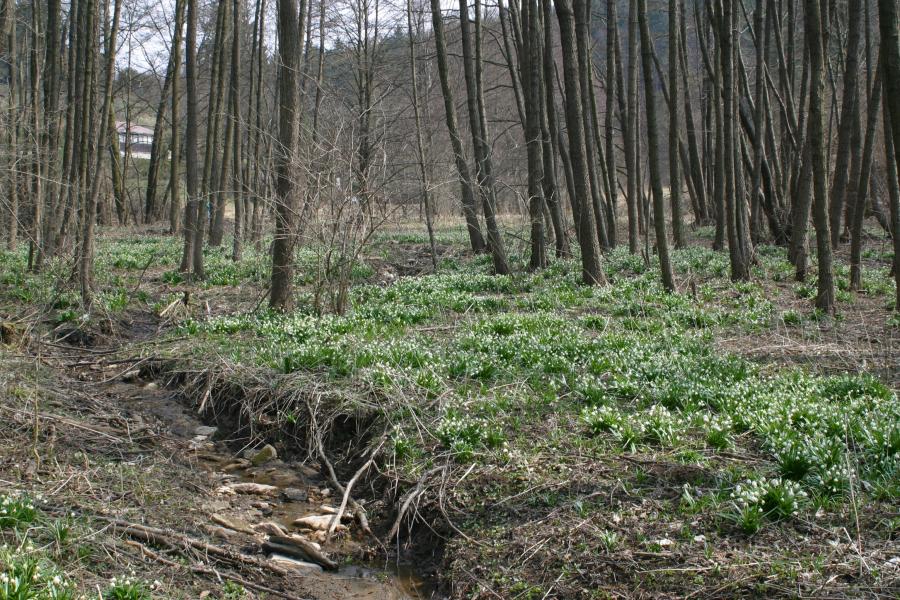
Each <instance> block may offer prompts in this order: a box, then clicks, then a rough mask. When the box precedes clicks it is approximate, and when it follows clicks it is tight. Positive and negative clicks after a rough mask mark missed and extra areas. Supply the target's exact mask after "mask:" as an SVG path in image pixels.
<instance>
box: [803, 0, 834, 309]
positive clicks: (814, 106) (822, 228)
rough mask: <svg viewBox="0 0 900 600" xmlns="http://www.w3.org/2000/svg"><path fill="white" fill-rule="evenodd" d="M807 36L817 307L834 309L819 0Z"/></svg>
mask: <svg viewBox="0 0 900 600" xmlns="http://www.w3.org/2000/svg"><path fill="white" fill-rule="evenodd" d="M804 18H805V23H806V36H807V40H808V45H809V62H810V85H809V144H810V157H811V166H812V175H813V223H814V225H815V228H816V249H817V251H818V257H817V258H818V264H819V269H818V270H819V274H818V275H819V276H818V282H819V283H818V294H817V296H816V308H818V309H819V310H821V311H823V312H825V313H826V314H832V313H834V308H835V307H834V271H833V268H832V256H831V233H830V230H829V226H828V171H827V165H826V161H825V150H826V143H825V131H824V119H825V99H824V96H825V47H824V39H825V34H824V32H823V26H824V23H823V20H822V10H821V6H820V4H819V0H806V11H805V15H804Z"/></svg>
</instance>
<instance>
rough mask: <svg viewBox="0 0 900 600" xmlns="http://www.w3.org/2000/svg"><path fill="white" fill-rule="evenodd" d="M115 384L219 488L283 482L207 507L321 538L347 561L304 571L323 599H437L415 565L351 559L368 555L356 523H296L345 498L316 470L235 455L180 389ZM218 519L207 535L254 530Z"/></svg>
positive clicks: (247, 523)
mask: <svg viewBox="0 0 900 600" xmlns="http://www.w3.org/2000/svg"><path fill="white" fill-rule="evenodd" d="M114 385H119V386H122V387H123V388H125V387H127V388H128V389H127V390H126V389H123V390H122V392H123V393H122V394H121V395H122V397H123V400H125V401H126V402H127V403H128V404H129V406H128V408H130V409H131V410H133V411H134V412H138V413H142V414H145V415H152V416H154V417H156V418H157V419H158V420H160V421H162V422H163V423H164V424H165V425H166V426H167V427H168V429H169V430H170V431H171V432H172V434H173V435H174V436H176V437H178V438H181V439H183V440H185V443H186V444H187V445H189V447H190V448H191V450H192V451H193V452H192V454H193V455H194V456H196V458H197V461H198V464H199V466H201V467H202V468H204V469H205V470H207V471H208V472H209V473H210V474H211V476H212V477H213V479H214V480H215V481H216V482H217V484H218V485H219V486H224V487H227V486H228V485H233V484H238V483H255V484H263V485H266V486H275V487H277V488H278V493H277V494H269V495H265V496H259V495H253V494H234V495H230V494H221V493H220V494H216V495H215V496H213V497H211V498H210V499H208V500H207V501H205V502H204V503H203V504H202V508H203V509H204V511H205V512H206V513H208V514H209V515H210V516H211V517H212V516H213V515H218V516H221V517H224V518H225V519H227V521H228V522H229V523H231V524H233V525H235V526H236V527H237V528H238V529H247V530H252V529H253V528H254V526H256V525H259V524H261V523H274V524H276V525H278V526H280V527H282V528H283V529H284V530H285V531H287V532H288V533H301V534H303V535H304V536H305V537H307V538H308V539H309V540H310V541H314V542H318V543H320V544H321V545H322V550H323V551H325V552H326V553H327V554H328V555H329V556H330V557H331V558H332V559H333V560H335V561H336V562H338V563H339V564H340V566H339V567H338V569H337V570H335V571H322V572H319V573H313V574H311V575H304V582H305V584H306V585H305V587H311V588H313V589H314V590H315V591H316V592H321V593H320V594H317V597H320V598H335V599H337V598H341V599H346V600H376V599H378V600H425V599H428V598H432V597H434V596H433V590H432V587H433V586H431V585H430V584H429V583H428V582H427V581H425V580H423V579H422V578H421V577H419V576H417V575H416V573H415V571H414V569H413V568H412V567H411V566H409V565H404V564H400V565H396V564H391V565H389V566H387V568H378V567H377V566H375V565H372V564H358V563H356V562H353V561H352V560H351V559H349V558H348V557H359V556H362V555H365V554H366V550H365V546H364V544H365V542H366V540H365V539H362V538H361V537H360V534H359V532H358V531H357V530H356V528H355V527H354V526H352V524H351V523H348V525H350V530H349V531H347V532H344V533H343V535H336V536H334V537H333V538H332V539H330V540H328V541H327V542H326V541H325V539H324V534H323V533H322V532H314V531H313V532H310V531H303V530H299V529H297V527H296V526H294V520H295V519H297V518H298V517H303V516H308V515H321V514H325V512H326V511H325V510H324V509H323V508H322V507H323V506H325V507H328V506H337V505H339V504H340V501H341V499H340V497H337V498H336V497H335V495H334V492H333V491H332V490H331V489H330V488H329V487H328V486H327V485H326V482H325V480H324V479H323V478H322V477H321V475H320V474H319V473H318V472H317V471H316V470H315V469H312V468H310V467H308V466H305V465H302V464H297V463H289V462H284V461H282V460H279V459H277V458H276V459H274V460H270V461H267V462H265V463H263V464H261V465H259V466H252V465H248V464H247V463H248V462H249V461H246V460H242V459H241V458H239V457H237V456H235V455H234V453H233V452H232V451H231V450H230V449H229V448H228V446H227V445H226V443H225V442H223V441H219V440H218V439H217V436H216V434H212V435H201V434H208V433H210V431H209V429H210V428H204V424H203V423H202V422H201V421H200V419H199V418H198V417H197V415H196V414H195V413H193V412H192V411H190V410H188V409H186V408H185V407H184V405H183V404H181V403H180V402H179V401H178V399H177V397H176V395H175V394H173V393H171V392H169V391H166V390H162V389H159V388H156V387H155V385H151V386H142V387H138V386H137V385H134V384H124V383H118V384H114ZM219 525H220V524H216V523H214V522H213V521H212V520H211V521H210V523H209V526H208V527H207V528H206V529H207V531H206V533H207V534H210V535H212V536H213V537H221V538H224V539H226V541H229V542H230V543H241V542H243V543H244V545H245V544H246V542H247V541H248V534H246V533H239V532H237V531H233V530H230V531H229V528H225V527H221V526H219ZM241 536H243V539H242V540H241V539H240V538H241ZM229 538H230V539H229ZM258 539H262V536H259V538H258ZM310 577H315V578H317V579H320V580H321V586H320V585H318V582H317V583H316V584H311V583H310Z"/></svg>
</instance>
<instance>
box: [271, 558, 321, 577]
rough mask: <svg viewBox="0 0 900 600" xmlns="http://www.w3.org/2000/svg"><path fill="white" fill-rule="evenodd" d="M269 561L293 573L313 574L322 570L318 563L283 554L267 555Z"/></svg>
mask: <svg viewBox="0 0 900 600" xmlns="http://www.w3.org/2000/svg"><path fill="white" fill-rule="evenodd" d="M269 562H271V563H274V564H275V565H276V566H279V567H282V568H284V569H288V570H289V571H293V572H295V573H302V574H306V575H314V574H316V573H321V572H322V567H320V566H319V565H315V564H313V563H310V562H306V561H303V560H297V559H296V558H291V557H290V556H285V555H283V554H272V555H271V556H269Z"/></svg>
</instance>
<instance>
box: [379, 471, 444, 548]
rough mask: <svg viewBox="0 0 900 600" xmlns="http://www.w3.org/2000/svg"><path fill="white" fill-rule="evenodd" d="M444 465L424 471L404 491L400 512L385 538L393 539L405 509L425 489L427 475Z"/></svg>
mask: <svg viewBox="0 0 900 600" xmlns="http://www.w3.org/2000/svg"><path fill="white" fill-rule="evenodd" d="M446 468H447V467H446V466H441V467H435V468H433V469H431V470H430V471H426V472H425V474H424V475H422V477H420V478H419V481H418V482H417V483H416V487H414V488H413V489H412V490H410V491H409V492H407V493H406V498H405V499H404V500H403V503H402V504H401V505H400V512H399V513H398V514H397V519H396V520H395V521H394V524H393V526H391V530H390V531H389V532H388V535H387V540H388V541H390V540H392V539H394V536H395V535H397V533H399V531H400V524H401V523H402V522H403V517H404V516H405V515H406V511H407V510H409V507H410V505H411V504H412V502H413V500H415V499H416V498H417V497H419V496H420V495H421V494H422V493H423V492H424V491H425V482H426V481H427V480H428V478H429V477H431V476H432V475H434V474H435V473H437V472H439V471H443V470H444V469H446Z"/></svg>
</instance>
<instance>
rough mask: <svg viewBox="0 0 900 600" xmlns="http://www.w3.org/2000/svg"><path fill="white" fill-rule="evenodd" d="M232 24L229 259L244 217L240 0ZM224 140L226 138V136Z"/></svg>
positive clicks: (237, 248)
mask: <svg viewBox="0 0 900 600" xmlns="http://www.w3.org/2000/svg"><path fill="white" fill-rule="evenodd" d="M231 13H232V18H233V19H234V24H233V27H232V36H231V87H230V92H231V101H230V104H231V111H230V118H231V122H232V126H231V127H232V140H231V145H232V150H231V157H232V162H233V165H232V168H231V180H232V186H231V190H232V191H231V193H232V195H233V196H234V235H233V241H232V248H231V259H232V260H234V261H239V260H241V236H242V235H243V232H242V231H241V226H242V225H243V221H244V199H245V198H246V193H245V189H244V178H243V174H244V171H243V168H242V156H243V155H242V152H241V142H242V140H243V132H242V130H241V121H242V119H241V67H240V65H241V19H243V11H242V10H241V0H233V3H232V8H231ZM226 143H228V141H227V140H226Z"/></svg>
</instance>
